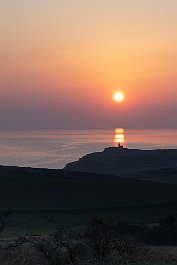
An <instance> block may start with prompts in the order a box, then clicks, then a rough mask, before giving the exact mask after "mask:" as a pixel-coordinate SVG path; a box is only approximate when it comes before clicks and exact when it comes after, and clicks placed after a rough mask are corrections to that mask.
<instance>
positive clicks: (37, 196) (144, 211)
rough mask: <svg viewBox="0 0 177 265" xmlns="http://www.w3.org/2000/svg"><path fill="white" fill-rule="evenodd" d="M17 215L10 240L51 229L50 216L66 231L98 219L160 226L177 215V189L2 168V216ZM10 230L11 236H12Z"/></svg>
mask: <svg viewBox="0 0 177 265" xmlns="http://www.w3.org/2000/svg"><path fill="white" fill-rule="evenodd" d="M9 208H11V209H13V210H14V214H13V215H12V227H11V226H10V227H8V231H10V232H9V233H10V234H14V233H15V234H19V230H20V231H21V229H22V230H23V231H24V232H29V231H36V233H38V232H39V231H43V230H45V229H46V228H47V229H48V227H49V224H48V222H47V223H46V220H45V218H44V213H47V214H49V215H50V216H53V217H55V218H57V220H58V222H59V223H61V224H65V225H80V224H83V223H87V222H88V221H89V220H90V219H91V218H93V217H94V216H99V217H100V216H102V217H104V218H107V219H111V218H113V219H117V220H118V219H123V220H127V221H131V222H157V221H158V220H159V219H160V218H163V217H166V216H167V215H168V214H170V213H176V212H177V185H171V184H163V183H154V182H151V181H139V180H134V179H126V178H119V177H115V176H111V175H107V176H106V175H99V174H91V173H81V172H66V171H63V170H47V169H31V168H17V167H0V211H3V210H4V209H9ZM9 229H10V230H9Z"/></svg>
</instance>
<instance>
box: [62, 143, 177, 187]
mask: <svg viewBox="0 0 177 265" xmlns="http://www.w3.org/2000/svg"><path fill="white" fill-rule="evenodd" d="M65 169H66V170H71V171H72V170H74V171H81V172H96V173H104V174H113V175H117V176H121V177H128V178H130V177H131V178H132V177H134V178H140V179H141V178H143V179H144V178H147V179H150V180H155V181H159V182H170V183H177V150H176V149H166V150H137V149H126V148H124V149H120V148H115V147H110V148H106V149H105V150H104V151H103V152H97V153H92V154H88V155H86V156H84V157H82V158H80V159H79V161H76V162H73V163H69V164H67V165H66V167H65Z"/></svg>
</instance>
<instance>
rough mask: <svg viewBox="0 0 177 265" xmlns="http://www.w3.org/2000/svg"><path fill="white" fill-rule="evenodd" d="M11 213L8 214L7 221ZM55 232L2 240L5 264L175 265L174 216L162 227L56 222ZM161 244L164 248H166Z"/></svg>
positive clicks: (176, 236)
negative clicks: (68, 225) (74, 225)
mask: <svg viewBox="0 0 177 265" xmlns="http://www.w3.org/2000/svg"><path fill="white" fill-rule="evenodd" d="M9 215H10V212H7V213H4V216H1V218H0V220H1V219H4V218H5V219H6V218H8V216H9ZM48 221H50V222H51V223H53V225H54V228H55V231H54V232H53V233H50V234H47V235H42V236H34V235H31V234H26V235H25V236H23V237H19V238H17V239H14V240H11V241H10V242H7V241H2V242H1V244H0V264H2V265H12V264H13V265H14V264H18V265H19V264H24V265H32V264H35V265H65V264H68V265H72V264H75V265H81V264H83V265H133V264H136V265H140V264H141V265H175V264H177V247H175V246H177V232H176V231H177V225H176V224H177V222H176V217H175V216H172V215H170V216H169V217H168V218H166V219H163V220H161V222H160V224H158V225H154V226H152V225H151V226H150V225H135V224H127V223H122V222H113V221H109V222H105V221H104V220H103V219H93V220H92V221H91V222H90V223H89V224H88V225H87V227H84V228H77V229H76V228H75V229H74V228H67V229H66V228H64V227H62V226H60V225H58V224H57V222H56V221H55V219H52V218H48ZM160 245H164V246H163V247H162V246H160ZM167 245H169V246H167Z"/></svg>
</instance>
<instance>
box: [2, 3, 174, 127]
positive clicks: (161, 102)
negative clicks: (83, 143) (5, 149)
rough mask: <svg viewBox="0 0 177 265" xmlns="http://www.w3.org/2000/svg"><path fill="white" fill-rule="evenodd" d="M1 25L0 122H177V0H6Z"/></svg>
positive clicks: (168, 124)
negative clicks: (122, 97) (118, 99)
mask: <svg viewBox="0 0 177 265" xmlns="http://www.w3.org/2000/svg"><path fill="white" fill-rule="evenodd" d="M0 34H1V38H0V66H1V68H0V69H1V71H0V130H1V129H3V130H4V129H7V130H13V129H14V130H20V129H23V130H25V129H31V130H35V129H37V130H39V129H111V128H115V127H124V128H175V127H176V128H177V122H176V116H177V1H176V0H122V1H119V0H5V1H3V0H0ZM116 91H122V92H124V94H125V100H124V102H122V103H116V102H115V101H114V100H113V93H115V92H116Z"/></svg>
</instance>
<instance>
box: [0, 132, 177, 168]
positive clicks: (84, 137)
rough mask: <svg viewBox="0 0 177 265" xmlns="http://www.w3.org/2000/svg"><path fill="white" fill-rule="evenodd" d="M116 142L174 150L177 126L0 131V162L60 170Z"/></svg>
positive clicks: (8, 164) (141, 147)
mask: <svg viewBox="0 0 177 265" xmlns="http://www.w3.org/2000/svg"><path fill="white" fill-rule="evenodd" d="M118 143H120V144H122V145H123V146H124V147H127V148H137V149H148V150H149V149H173V148H174V149H176V148H177V129H158V130H157V129H146V130H133V129H122V128H116V129H112V130H56V131H1V132H0V165H4V166H20V167H36V168H51V169H52V168H53V169H59V168H63V167H64V166H65V165H66V164H67V163H69V162H72V161H75V160H77V159H79V158H80V157H82V156H84V155H86V154H87V153H92V152H98V151H103V150H104V148H106V147H111V146H117V145H118Z"/></svg>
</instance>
